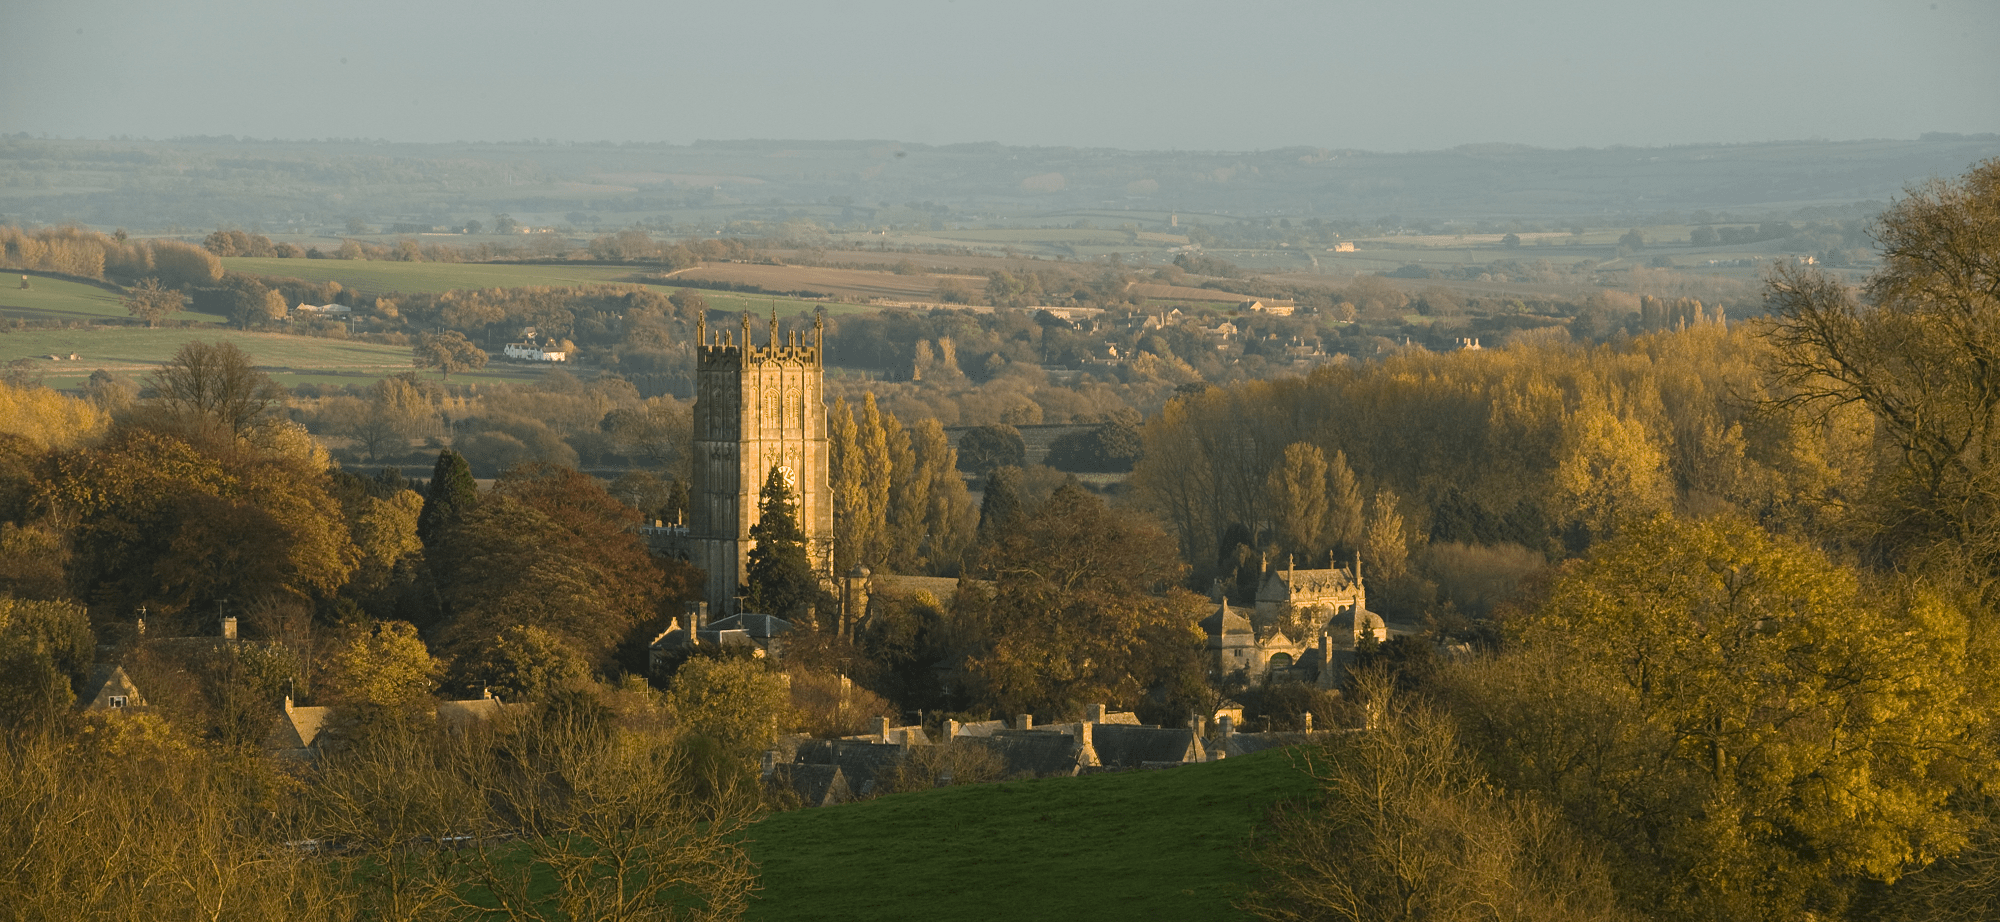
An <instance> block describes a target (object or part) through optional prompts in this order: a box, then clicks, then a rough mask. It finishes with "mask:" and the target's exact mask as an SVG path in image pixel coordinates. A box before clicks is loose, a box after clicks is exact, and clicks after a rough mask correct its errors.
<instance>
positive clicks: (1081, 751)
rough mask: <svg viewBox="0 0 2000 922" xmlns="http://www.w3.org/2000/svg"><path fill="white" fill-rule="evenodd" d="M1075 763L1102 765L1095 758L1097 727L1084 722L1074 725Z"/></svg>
mask: <svg viewBox="0 0 2000 922" xmlns="http://www.w3.org/2000/svg"><path fill="white" fill-rule="evenodd" d="M1076 726H1077V730H1076V763H1077V764H1078V765H1102V764H1104V763H1103V762H1102V761H1100V760H1099V759H1098V758H1097V746H1096V744H1095V740H1096V737H1097V734H1096V732H1095V731H1096V729H1097V725H1096V724H1094V723H1091V722H1090V721H1088V720H1086V721H1083V722H1081V723H1079V724H1077V725H1076Z"/></svg>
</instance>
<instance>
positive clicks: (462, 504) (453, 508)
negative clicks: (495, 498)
mask: <svg viewBox="0 0 2000 922" xmlns="http://www.w3.org/2000/svg"><path fill="white" fill-rule="evenodd" d="M478 504H479V485H478V484H477V483H474V482H473V480H472V466H471V465H469V464H467V463H465V458H464V456H462V455H460V454H459V453H458V452H455V451H452V450H451V449H449V448H447V449H445V450H443V451H440V452H438V459H437V466H436V467H435V468H432V469H431V482H430V486H429V487H428V488H427V489H425V490H424V509H423V511H422V512H420V513H418V514H417V538H418V539H420V540H422V541H423V542H424V547H426V548H430V547H435V546H436V544H437V540H438V538H439V537H441V536H442V535H443V534H444V531H445V529H447V528H450V527H451V526H452V525H453V524H455V523H457V522H458V520H459V519H460V518H461V517H463V516H464V515H465V513H467V512H469V511H471V509H472V507H474V506H476V505H478Z"/></svg>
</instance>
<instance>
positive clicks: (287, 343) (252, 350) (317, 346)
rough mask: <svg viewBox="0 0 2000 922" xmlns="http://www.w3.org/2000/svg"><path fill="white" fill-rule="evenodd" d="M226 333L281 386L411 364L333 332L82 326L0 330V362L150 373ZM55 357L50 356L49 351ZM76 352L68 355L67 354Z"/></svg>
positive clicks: (468, 378) (392, 349)
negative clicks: (190, 345) (185, 348)
mask: <svg viewBox="0 0 2000 922" xmlns="http://www.w3.org/2000/svg"><path fill="white" fill-rule="evenodd" d="M196 339H200V340H205V341H209V342H215V341H217V340H228V341H230V342H233V343H235V344H236V345H237V347H238V348H240V349H242V350H243V351H244V352H247V353H249V354H250V357H251V359H252V360H253V361H255V362H256V364H257V367H258V368H260V369H262V370H263V371H264V372H265V373H266V374H269V375H270V376H271V377H272V378H273V379H274V380H276V381H277V382H278V383H279V384H281V385H284V386H285V387H288V388H289V387H294V386H297V385H299V384H305V383H316V384H329V383H330V384H368V383H371V382H373V381H376V380H378V379H380V378H384V377H387V376H389V375H394V374H400V373H402V372H405V371H410V370H412V366H411V364H410V350H408V349H406V348H403V347H401V346H378V345H373V344H370V343H358V342H348V341H345V340H337V339H316V338H311V337H305V336H288V335H285V334H283V333H245V332H241V331H237V330H225V329H213V328H211V329H202V330H189V329H171V330H169V329H161V330H147V329H143V328H138V327H83V328H76V329H35V330H16V331H11V332H7V333H0V364H5V363H8V362H12V361H15V360H19V359H26V360H28V361H29V362H30V363H31V364H30V365H29V368H31V369H32V372H33V373H34V374H36V375H38V376H40V377H41V379H42V383H44V384H46V385H48V386H50V387H54V388H62V389H69V388H75V387H77V386H79V385H81V384H82V383H83V381H84V379H86V378H88V377H90V373H91V372H93V371H96V370H98V369H103V370H105V371H108V372H111V373H112V374H114V375H122V376H126V377H130V378H134V379H138V378H142V377H144V376H145V375H147V374H150V373H151V372H152V371H153V370H154V369H155V368H158V367H159V366H160V364H161V363H163V362H165V361H166V360H167V359H169V358H171V357H173V354H174V352H175V351H177V350H178V349H180V347H181V346H182V345H183V344H185V343H187V342H189V341H191V340H196ZM52 355H53V356H58V358H55V359H51V358H49V356H52ZM71 355H75V356H76V358H74V359H71V358H70V356H71ZM541 371H542V369H539V368H534V367H531V366H525V365H513V364H506V363H500V362H495V363H493V364H491V365H489V366H487V367H486V368H485V369H483V370H481V371H477V372H469V373H466V374H460V375H455V376H453V378H452V381H453V383H457V382H460V381H465V382H498V381H529V380H533V379H534V377H536V376H537V375H538V374H539V373H540V372H541Z"/></svg>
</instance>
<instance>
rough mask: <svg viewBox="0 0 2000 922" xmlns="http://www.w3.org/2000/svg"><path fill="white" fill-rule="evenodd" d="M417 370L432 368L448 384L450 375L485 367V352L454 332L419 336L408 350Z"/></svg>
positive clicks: (463, 335)
mask: <svg viewBox="0 0 2000 922" xmlns="http://www.w3.org/2000/svg"><path fill="white" fill-rule="evenodd" d="M411 352H412V354H413V355H414V356H415V364H416V366H417V367H418V368H435V369H437V370H438V376H439V377H441V378H443V379H444V380H446V381H450V380H451V375H452V372H457V371H477V370H479V369H481V368H485V367H486V350H484V349H481V348H479V347H478V346H475V345H473V344H472V341H471V340H468V339H466V338H465V334H463V333H460V332H458V331H457V330H447V331H445V332H443V333H419V334H417V342H416V345H415V346H413V347H411Z"/></svg>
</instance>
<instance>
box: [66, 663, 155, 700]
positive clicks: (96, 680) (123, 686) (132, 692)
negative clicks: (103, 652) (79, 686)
mask: <svg viewBox="0 0 2000 922" xmlns="http://www.w3.org/2000/svg"><path fill="white" fill-rule="evenodd" d="M113 697H123V698H124V699H125V702H124V704H122V705H120V706H121V707H145V706H146V699H145V697H144V696H142V695H140V694H139V686H137V685H135V684H133V683H132V677H131V676H128V675H126V674H125V667H123V666H117V665H110V664H106V663H97V664H94V665H92V666H91V667H90V675H89V676H88V677H87V678H85V679H84V684H83V694H81V695H78V696H76V700H77V702H78V707H81V708H83V709H84V710H92V711H94V710H110V709H112V702H111V699H112V698H113Z"/></svg>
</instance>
